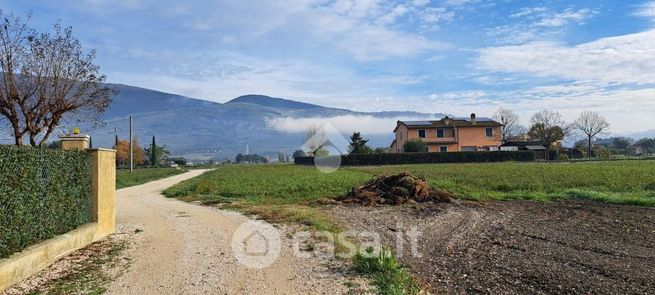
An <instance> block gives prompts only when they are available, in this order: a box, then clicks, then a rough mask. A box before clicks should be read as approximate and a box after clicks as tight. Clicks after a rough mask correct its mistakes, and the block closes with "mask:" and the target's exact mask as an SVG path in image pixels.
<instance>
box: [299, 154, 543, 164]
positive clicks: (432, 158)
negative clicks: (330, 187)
mask: <svg viewBox="0 0 655 295" xmlns="http://www.w3.org/2000/svg"><path fill="white" fill-rule="evenodd" d="M504 161H520V162H528V161H535V153H534V152H532V151H494V152H450V153H385V154H350V155H347V156H341V166H364V165H397V164H423V163H478V162H504ZM294 163H295V164H296V165H314V158H313V157H297V158H294Z"/></svg>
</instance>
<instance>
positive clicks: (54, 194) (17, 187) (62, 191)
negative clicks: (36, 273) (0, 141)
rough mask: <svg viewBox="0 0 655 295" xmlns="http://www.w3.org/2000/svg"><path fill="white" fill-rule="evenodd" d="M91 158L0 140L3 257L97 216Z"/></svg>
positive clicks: (0, 254)
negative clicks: (19, 145) (92, 214)
mask: <svg viewBox="0 0 655 295" xmlns="http://www.w3.org/2000/svg"><path fill="white" fill-rule="evenodd" d="M91 194H92V192H91V158H90V157H89V156H88V155H87V154H86V153H84V152H80V151H63V150H51V149H42V148H19V147H14V146H0V258H4V257H8V256H10V255H11V254H12V253H15V252H18V251H21V250H23V249H24V248H26V247H28V246H30V245H33V244H35V243H37V242H40V241H42V240H46V239H49V238H52V237H54V236H56V235H60V234H63V233H66V232H68V231H70V230H73V229H75V228H77V227H78V226H80V225H82V224H85V223H88V222H89V221H90V220H91V206H92V200H91Z"/></svg>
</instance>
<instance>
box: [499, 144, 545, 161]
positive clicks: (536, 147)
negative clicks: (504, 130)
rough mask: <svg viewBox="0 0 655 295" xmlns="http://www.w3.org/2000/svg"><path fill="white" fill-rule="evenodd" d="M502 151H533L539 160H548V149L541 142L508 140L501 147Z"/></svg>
mask: <svg viewBox="0 0 655 295" xmlns="http://www.w3.org/2000/svg"><path fill="white" fill-rule="evenodd" d="M500 150H501V151H533V152H534V153H535V156H536V158H537V159H545V158H546V147H545V146H544V144H543V143H542V142H541V141H534V140H508V141H506V142H505V143H503V144H502V145H501V146H500Z"/></svg>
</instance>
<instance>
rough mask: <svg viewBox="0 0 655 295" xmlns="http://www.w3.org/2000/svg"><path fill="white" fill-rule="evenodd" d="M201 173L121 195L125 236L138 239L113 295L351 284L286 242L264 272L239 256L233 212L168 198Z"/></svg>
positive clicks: (320, 289)
mask: <svg viewBox="0 0 655 295" xmlns="http://www.w3.org/2000/svg"><path fill="white" fill-rule="evenodd" d="M203 172H204V171H202V170H194V171H190V172H188V173H185V174H181V175H177V176H173V177H170V178H167V179H164V180H159V181H155V182H150V183H147V184H144V185H140V186H135V187H130V188H125V189H121V190H118V191H117V203H118V223H119V225H120V230H121V231H135V232H138V234H136V235H135V239H136V241H135V247H134V249H133V251H134V252H133V253H132V255H131V256H132V257H133V258H132V259H133V261H132V264H131V266H130V267H129V269H128V271H127V273H126V274H125V275H123V276H121V277H120V278H119V279H118V280H117V281H115V282H113V283H112V284H111V286H109V294H310V293H311V294H321V293H324V294H334V293H345V292H347V289H346V287H345V286H344V281H345V278H344V277H343V276H342V275H341V274H338V273H336V272H335V271H333V270H330V269H328V267H327V266H326V265H325V261H322V262H321V261H316V260H315V259H316V258H314V260H308V259H300V258H296V257H295V256H294V255H292V250H291V247H290V245H291V244H290V243H289V242H288V241H287V238H285V237H284V236H285V235H284V233H283V234H282V240H283V241H282V242H283V246H282V250H281V255H280V257H279V258H278V259H277V260H276V261H275V262H274V263H273V264H272V265H270V266H268V267H267V268H263V269H261V270H259V269H254V268H248V267H244V266H243V265H242V264H240V263H239V261H238V260H237V259H236V258H235V256H234V255H233V254H232V246H231V243H232V235H233V233H234V231H235V230H236V229H237V228H238V227H239V226H240V225H241V224H243V223H244V222H247V221H250V220H251V219H249V218H248V217H245V216H243V215H241V214H238V213H232V212H225V211H220V210H216V209H213V208H209V207H203V206H198V205H194V204H189V203H185V202H181V201H178V200H174V199H167V198H165V197H163V196H162V195H161V191H163V190H164V189H166V188H167V187H170V186H172V185H174V184H176V183H178V182H180V181H183V180H186V179H189V178H192V177H195V176H198V175H200V174H202V173H203Z"/></svg>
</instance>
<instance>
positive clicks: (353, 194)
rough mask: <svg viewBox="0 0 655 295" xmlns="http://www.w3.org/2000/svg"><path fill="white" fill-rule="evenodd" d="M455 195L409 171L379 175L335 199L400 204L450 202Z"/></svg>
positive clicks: (369, 203) (372, 203) (344, 201)
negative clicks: (430, 184)
mask: <svg viewBox="0 0 655 295" xmlns="http://www.w3.org/2000/svg"><path fill="white" fill-rule="evenodd" d="M452 198H453V195H452V194H451V193H450V192H447V191H444V190H439V189H430V187H429V186H428V184H427V182H425V178H423V177H417V176H414V175H412V174H411V173H409V172H403V173H399V174H394V175H379V176H377V177H375V178H373V179H371V180H369V181H367V182H366V183H364V184H363V185H360V186H357V187H353V188H352V190H351V191H350V192H349V193H348V194H346V195H344V196H341V197H337V198H336V199H335V200H336V201H338V202H341V203H344V204H361V205H364V206H370V205H375V204H387V205H400V204H405V203H422V202H450V201H452Z"/></svg>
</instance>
